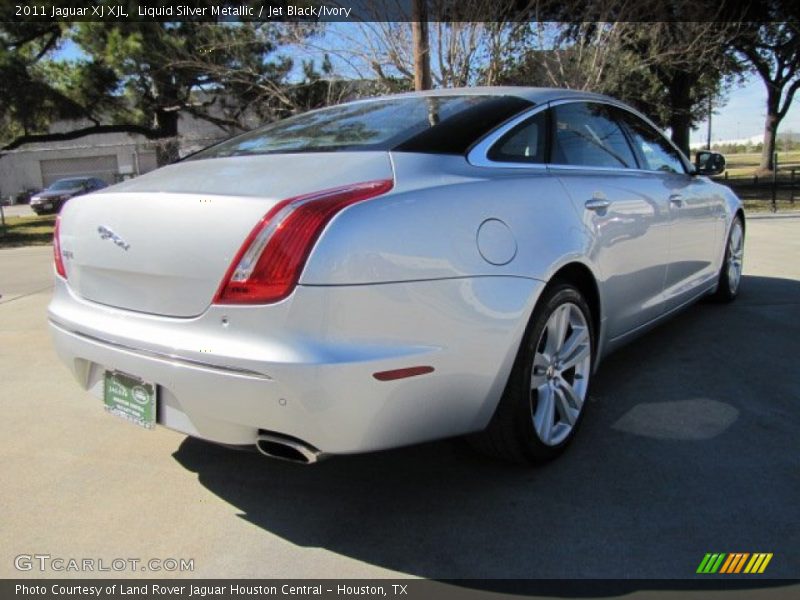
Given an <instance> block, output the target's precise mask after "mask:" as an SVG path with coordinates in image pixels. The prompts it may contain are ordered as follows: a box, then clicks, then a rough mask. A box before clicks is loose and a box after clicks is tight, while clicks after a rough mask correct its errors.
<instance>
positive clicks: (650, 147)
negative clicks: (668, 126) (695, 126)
mask: <svg viewBox="0 0 800 600" xmlns="http://www.w3.org/2000/svg"><path fill="white" fill-rule="evenodd" d="M617 114H618V115H619V118H620V119H621V120H622V121H623V122H624V123H625V125H626V126H627V127H628V131H629V132H630V134H631V139H632V140H633V145H634V148H636V150H637V151H638V153H639V160H640V161H641V162H642V169H648V170H650V171H665V172H667V173H686V167H684V165H683V161H682V160H681V158H680V155H679V154H678V152H677V150H675V148H673V147H672V144H670V143H669V141H667V139H666V138H665V137H664V136H663V135H661V134H660V133H659V132H658V131H656V130H655V129H654V128H653V127H651V126H650V125H649V124H647V123H646V122H645V121H642V120H641V119H640V118H639V117H637V116H636V115H634V114H631V113H629V112H628V111H626V110H621V109H618V110H617Z"/></svg>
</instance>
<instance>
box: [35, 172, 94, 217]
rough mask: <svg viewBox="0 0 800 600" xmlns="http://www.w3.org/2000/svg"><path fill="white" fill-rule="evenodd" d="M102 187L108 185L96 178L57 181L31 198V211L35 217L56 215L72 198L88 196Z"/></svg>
mask: <svg viewBox="0 0 800 600" xmlns="http://www.w3.org/2000/svg"><path fill="white" fill-rule="evenodd" d="M104 187H108V184H107V183H106V182H105V181H103V180H102V179H99V178H97V177H68V178H65V179H59V180H58V181H55V182H53V183H52V184H51V185H50V186H49V187H47V188H45V189H44V190H42V191H41V192H39V193H37V194H34V195H33V196H31V209H32V210H33V212H35V213H36V214H37V215H43V214H45V213H57V212H58V211H60V210H61V207H62V206H63V205H64V203H65V202H66V201H67V200H69V199H70V198H72V197H73V196H80V195H81V194H88V193H89V192H94V191H96V190H99V189H102V188H104Z"/></svg>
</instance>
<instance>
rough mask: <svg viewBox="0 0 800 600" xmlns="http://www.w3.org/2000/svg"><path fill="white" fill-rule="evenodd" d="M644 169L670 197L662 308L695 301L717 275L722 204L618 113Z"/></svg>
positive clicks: (633, 119)
mask: <svg viewBox="0 0 800 600" xmlns="http://www.w3.org/2000/svg"><path fill="white" fill-rule="evenodd" d="M619 118H620V120H622V121H623V122H624V124H625V126H626V128H627V130H628V133H629V137H630V139H631V141H632V143H633V147H634V151H635V152H636V153H637V155H638V158H639V162H640V163H641V165H642V168H643V169H645V170H647V171H649V172H650V177H652V178H653V179H654V180H655V181H658V182H659V184H660V185H662V186H663V188H664V189H665V190H666V193H667V194H668V196H669V217H670V228H669V229H670V235H669V262H668V264H667V269H666V276H665V280H664V309H665V310H666V311H670V310H673V309H675V308H677V307H679V306H681V305H683V304H685V303H686V302H689V301H691V300H693V299H694V298H695V297H696V296H697V294H698V293H700V292H702V291H703V289H704V288H705V286H706V284H708V283H709V282H710V281H711V280H713V279H714V278H715V277H716V276H717V262H718V257H717V254H718V249H719V247H720V236H721V235H723V233H724V232H723V231H722V226H723V225H724V223H723V221H722V220H721V219H720V218H719V215H720V214H723V215H724V212H723V207H722V199H721V198H719V197H717V196H716V195H714V194H711V193H709V192H708V190H709V187H710V186H708V183H707V181H706V180H705V179H704V178H699V177H695V176H693V175H692V174H691V173H690V172H689V169H688V164H687V161H686V160H685V158H684V157H683V156H682V155H681V154H680V152H679V151H678V150H677V149H676V148H675V147H674V146H673V145H672V143H671V142H670V141H669V140H668V139H667V138H666V137H665V136H664V135H662V134H661V133H660V132H659V131H658V130H656V129H655V128H654V127H653V126H651V125H650V124H649V123H647V122H646V121H644V120H643V119H641V118H639V117H638V116H636V115H635V114H633V113H631V112H628V111H624V110H621V109H619Z"/></svg>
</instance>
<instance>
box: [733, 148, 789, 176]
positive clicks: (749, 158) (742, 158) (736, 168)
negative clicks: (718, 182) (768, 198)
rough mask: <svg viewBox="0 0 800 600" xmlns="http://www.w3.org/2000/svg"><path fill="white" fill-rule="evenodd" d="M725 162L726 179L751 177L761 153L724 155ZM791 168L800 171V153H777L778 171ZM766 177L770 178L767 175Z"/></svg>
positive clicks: (756, 171) (759, 160)
mask: <svg viewBox="0 0 800 600" xmlns="http://www.w3.org/2000/svg"><path fill="white" fill-rule="evenodd" d="M725 162H726V167H727V168H726V170H727V172H728V177H731V178H737V177H753V175H756V174H757V173H758V165H759V163H760V162H761V153H753V154H726V155H725ZM793 167H794V168H796V169H797V170H798V171H800V151H798V150H794V151H792V152H778V170H779V171H783V170H784V169H791V168H793ZM766 177H767V178H768V177H770V176H769V174H767V175H766Z"/></svg>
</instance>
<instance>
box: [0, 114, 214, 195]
mask: <svg viewBox="0 0 800 600" xmlns="http://www.w3.org/2000/svg"><path fill="white" fill-rule="evenodd" d="M88 126H91V123H90V122H88V121H87V122H83V121H59V122H56V123H54V124H53V125H52V127H51V128H50V132H51V133H62V132H67V131H72V130H75V129H81V128H84V127H88ZM228 137H230V133H229V132H227V131H225V130H224V129H222V128H220V127H218V126H216V125H214V124H212V123H209V122H208V121H204V120H201V119H197V118H195V117H193V116H191V115H186V114H181V115H180V118H179V122H178V145H179V152H180V155H181V156H185V155H187V154H190V153H192V152H195V151H197V150H200V149H202V148H205V147H206V146H209V145H211V144H214V143H216V142H218V141H220V140H223V139H225V138H228ZM159 143H163V142H162V141H159V140H148V139H147V138H146V137H145V136H143V135H141V134H136V133H100V134H92V135H87V136H84V137H81V138H77V139H74V140H64V141H58V142H44V143H33V144H25V145H24V146H21V147H20V148H17V149H16V150H12V151H9V152H4V153H3V154H2V155H0V198H2V199H8V198H9V197H16V196H18V195H20V194H24V193H25V192H26V191H30V190H40V189H43V188H45V187H47V186H48V185H50V184H51V183H53V182H54V181H56V180H57V179H62V178H64V177H76V176H90V177H99V178H100V179H102V180H103V181H105V182H106V183H108V184H113V183H117V182H118V181H122V180H123V179H127V178H129V177H135V176H137V175H141V174H142V173H147V172H148V171H152V170H153V169H155V168H156V167H157V166H158V165H157V162H156V147H157V145H158V144H159Z"/></svg>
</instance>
